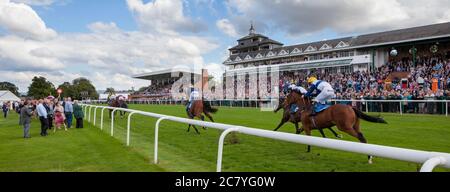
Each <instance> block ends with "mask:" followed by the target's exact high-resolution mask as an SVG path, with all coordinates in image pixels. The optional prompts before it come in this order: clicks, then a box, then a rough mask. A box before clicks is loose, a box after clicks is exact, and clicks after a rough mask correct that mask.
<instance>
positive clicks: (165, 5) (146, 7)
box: [127, 0, 206, 34]
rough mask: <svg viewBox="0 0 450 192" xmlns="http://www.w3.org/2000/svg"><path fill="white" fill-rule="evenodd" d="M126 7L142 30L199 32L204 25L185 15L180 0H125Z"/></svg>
mask: <svg viewBox="0 0 450 192" xmlns="http://www.w3.org/2000/svg"><path fill="white" fill-rule="evenodd" d="M127 4H128V8H129V9H130V11H131V12H132V13H133V14H134V16H135V18H136V21H137V22H138V24H139V26H140V27H141V29H142V30H144V31H147V32H158V33H162V34H176V33H178V32H180V31H181V32H201V31H204V30H205V29H206V25H204V24H203V23H202V22H200V21H198V20H194V19H191V18H189V17H187V16H185V14H184V12H183V1H182V0H155V1H153V2H148V3H144V2H143V0H127Z"/></svg>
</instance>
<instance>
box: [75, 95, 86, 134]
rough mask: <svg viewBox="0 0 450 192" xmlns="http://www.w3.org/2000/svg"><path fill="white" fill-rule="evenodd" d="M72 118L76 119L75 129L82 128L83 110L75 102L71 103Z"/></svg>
mask: <svg viewBox="0 0 450 192" xmlns="http://www.w3.org/2000/svg"><path fill="white" fill-rule="evenodd" d="M73 116H74V117H75V119H76V125H75V126H76V128H83V118H84V113H83V108H82V107H81V106H80V105H79V104H78V101H77V100H75V101H74V103H73Z"/></svg>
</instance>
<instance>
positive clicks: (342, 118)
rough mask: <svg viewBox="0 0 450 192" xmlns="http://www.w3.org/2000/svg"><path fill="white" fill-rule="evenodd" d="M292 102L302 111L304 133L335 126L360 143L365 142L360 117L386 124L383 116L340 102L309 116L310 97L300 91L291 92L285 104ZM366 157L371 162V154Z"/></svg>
mask: <svg viewBox="0 0 450 192" xmlns="http://www.w3.org/2000/svg"><path fill="white" fill-rule="evenodd" d="M294 103H295V104H297V105H298V106H299V108H300V110H301V111H302V115H301V117H302V118H301V120H302V125H303V130H304V131H305V133H306V135H311V130H313V129H320V128H327V127H333V126H336V127H337V128H338V129H339V130H340V131H342V132H345V133H347V134H349V135H351V136H353V137H355V138H357V139H358V140H359V141H360V142H361V143H367V139H366V138H365V137H364V135H363V134H362V132H361V128H360V119H363V120H365V121H368V122H373V123H384V124H387V122H386V121H385V120H384V119H383V118H380V117H373V116H369V115H366V114H364V113H363V112H361V111H360V110H358V109H356V108H353V107H351V106H349V105H342V104H337V105H333V106H330V107H329V108H328V109H326V110H324V111H322V112H320V113H319V114H317V115H316V116H314V117H310V114H311V112H312V110H313V104H312V101H311V99H310V98H306V97H303V96H302V94H300V93H297V92H291V93H290V94H289V95H288V97H287V99H286V102H285V104H287V105H291V104H294ZM310 151H311V146H308V152H310ZM368 158H369V163H372V156H368Z"/></svg>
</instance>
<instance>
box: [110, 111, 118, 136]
mask: <svg viewBox="0 0 450 192" xmlns="http://www.w3.org/2000/svg"><path fill="white" fill-rule="evenodd" d="M116 111H117V109H113V111H112V113H111V137H113V136H114V113H115V112H116Z"/></svg>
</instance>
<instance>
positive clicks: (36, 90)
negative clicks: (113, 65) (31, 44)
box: [0, 77, 99, 100]
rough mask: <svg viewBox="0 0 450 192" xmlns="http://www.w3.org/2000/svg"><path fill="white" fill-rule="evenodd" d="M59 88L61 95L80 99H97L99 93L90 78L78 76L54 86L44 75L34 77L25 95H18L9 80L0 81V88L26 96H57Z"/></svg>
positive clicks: (17, 91) (36, 97)
mask: <svg viewBox="0 0 450 192" xmlns="http://www.w3.org/2000/svg"><path fill="white" fill-rule="evenodd" d="M58 89H61V90H62V93H61V97H71V98H72V99H77V100H81V99H83V98H91V99H98V97H99V95H98V93H97V91H96V89H95V86H94V85H93V84H92V83H91V81H90V80H88V79H86V78H84V77H80V78H77V79H74V80H73V81H72V82H71V83H70V82H64V83H63V84H61V85H59V86H58V87H55V85H53V83H51V82H50V81H48V80H47V79H46V78H45V77H34V78H33V79H32V80H31V84H30V86H28V93H27V95H20V94H19V88H18V87H17V86H16V85H14V84H13V83H10V82H0V90H9V91H11V92H12V93H14V94H15V95H18V96H27V97H30V98H35V99H38V98H44V97H47V96H49V95H53V96H55V97H58V93H57V90H58Z"/></svg>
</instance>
